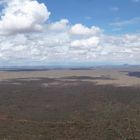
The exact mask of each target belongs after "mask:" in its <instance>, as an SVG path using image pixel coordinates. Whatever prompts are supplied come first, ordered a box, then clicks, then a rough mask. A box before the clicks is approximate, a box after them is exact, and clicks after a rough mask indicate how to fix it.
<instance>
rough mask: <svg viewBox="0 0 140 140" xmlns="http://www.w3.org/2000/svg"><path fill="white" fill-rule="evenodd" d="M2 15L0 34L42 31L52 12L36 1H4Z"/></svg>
mask: <svg viewBox="0 0 140 140" xmlns="http://www.w3.org/2000/svg"><path fill="white" fill-rule="evenodd" d="M3 3H5V8H4V9H3V10H2V13H1V20H0V34H16V33H26V32H33V31H41V30H42V28H43V24H44V22H45V21H46V20H47V19H48V18H49V15H50V12H49V11H48V10H47V7H46V6H45V5H44V4H43V3H39V2H38V1H36V0H4V1H3Z"/></svg>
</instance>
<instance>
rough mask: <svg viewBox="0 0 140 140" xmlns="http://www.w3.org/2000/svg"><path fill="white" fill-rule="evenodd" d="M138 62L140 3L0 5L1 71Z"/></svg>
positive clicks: (13, 0) (78, 0) (56, 0)
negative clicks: (26, 67)
mask: <svg viewBox="0 0 140 140" xmlns="http://www.w3.org/2000/svg"><path fill="white" fill-rule="evenodd" d="M139 60H140V0H123V1H122V0H104V1H103V0H0V67H3V66H32V65H36V66H40V65H41V66H42V65H46V66H47V65H70V66H72V65H79V64H80V65H83V66H84V65H88V64H89V65H93V66H94V65H106V64H107V65H108V64H109V65H118V64H133V65H137V64H138V65H139V64H140V61H139Z"/></svg>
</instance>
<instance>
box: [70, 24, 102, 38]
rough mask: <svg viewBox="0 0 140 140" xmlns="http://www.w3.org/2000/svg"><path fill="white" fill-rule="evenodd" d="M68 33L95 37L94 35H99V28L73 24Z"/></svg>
mask: <svg viewBox="0 0 140 140" xmlns="http://www.w3.org/2000/svg"><path fill="white" fill-rule="evenodd" d="M70 32H71V34H73V35H81V36H91V35H96V34H98V33H100V32H101V29H100V28H99V27H95V26H92V27H91V28H88V27H86V26H84V25H82V24H75V25H73V26H72V27H71V30H70Z"/></svg>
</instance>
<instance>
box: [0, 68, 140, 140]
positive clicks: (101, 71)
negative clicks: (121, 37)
mask: <svg viewBox="0 0 140 140" xmlns="http://www.w3.org/2000/svg"><path fill="white" fill-rule="evenodd" d="M0 140H140V67H108V68H102V67H101V68H92V69H67V70H66V69H65V70H42V71H22V70H21V71H1V72H0Z"/></svg>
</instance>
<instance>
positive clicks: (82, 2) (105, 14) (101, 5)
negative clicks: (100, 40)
mask: <svg viewBox="0 0 140 140" xmlns="http://www.w3.org/2000/svg"><path fill="white" fill-rule="evenodd" d="M40 2H44V3H46V4H47V5H48V9H49V10H50V11H51V12H52V14H51V16H50V20H51V21H57V20H59V19H62V18H67V19H69V20H70V22H71V23H72V24H75V23H83V24H85V25H87V26H92V25H96V26H99V27H101V28H103V29H104V30H105V32H106V33H112V34H123V33H130V32H139V31H140V30H139V29H140V20H139V22H136V23H134V24H131V20H133V19H134V18H137V17H140V2H139V1H137V0H40ZM117 21H118V22H124V21H130V24H127V25H125V26H124V27H123V28H121V29H117V27H116V26H115V27H114V26H111V24H112V23H114V22H117Z"/></svg>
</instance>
